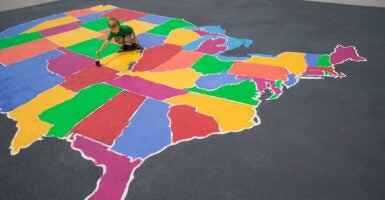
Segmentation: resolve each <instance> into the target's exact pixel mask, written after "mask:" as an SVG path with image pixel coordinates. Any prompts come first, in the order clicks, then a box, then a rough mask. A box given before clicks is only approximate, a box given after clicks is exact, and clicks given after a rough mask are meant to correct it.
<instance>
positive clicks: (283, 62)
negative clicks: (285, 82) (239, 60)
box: [243, 52, 307, 75]
mask: <svg viewBox="0 0 385 200" xmlns="http://www.w3.org/2000/svg"><path fill="white" fill-rule="evenodd" d="M243 62H248V63H258V64H265V65H271V66H277V67H284V68H287V70H288V71H289V72H290V73H292V74H295V75H301V74H302V73H303V72H305V71H306V68H307V64H306V60H305V54H304V53H296V52H285V53H282V54H279V55H278V56H277V57H275V58H266V57H260V56H252V57H251V58H250V59H248V60H245V61H243Z"/></svg>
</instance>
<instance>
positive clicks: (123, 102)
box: [72, 91, 146, 145]
mask: <svg viewBox="0 0 385 200" xmlns="http://www.w3.org/2000/svg"><path fill="white" fill-rule="evenodd" d="M145 99H146V98H145V97H143V96H140V95H137V94H134V93H131V92H127V91H124V92H121V93H120V94H118V95H116V96H115V97H114V98H113V99H111V100H109V101H108V102H107V103H105V104H104V105H103V106H101V107H100V108H99V109H97V110H96V111H95V112H93V113H92V114H91V115H89V116H88V117H86V118H85V119H83V120H82V121H81V122H80V123H79V124H78V125H76V126H75V128H73V129H72V132H75V133H79V134H81V135H84V136H86V137H89V138H92V139H94V140H97V141H99V142H102V143H104V144H106V145H111V144H112V143H113V142H114V140H115V138H117V137H118V136H119V135H120V133H121V132H122V131H123V129H124V128H125V127H127V126H128V125H129V123H130V122H129V120H130V118H131V117H132V115H133V114H134V113H135V112H136V110H138V108H139V107H140V105H141V104H142V103H143V101H144V100H145Z"/></svg>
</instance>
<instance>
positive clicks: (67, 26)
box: [40, 21, 83, 37]
mask: <svg viewBox="0 0 385 200" xmlns="http://www.w3.org/2000/svg"><path fill="white" fill-rule="evenodd" d="M82 23H83V22H81V21H77V22H73V23H70V24H64V25H61V26H56V27H53V28H49V29H45V30H42V31H40V33H41V34H42V35H44V37H48V36H51V35H55V34H58V33H63V32H66V31H70V30H73V29H76V28H79V27H80V26H79V25H80V24H82Z"/></svg>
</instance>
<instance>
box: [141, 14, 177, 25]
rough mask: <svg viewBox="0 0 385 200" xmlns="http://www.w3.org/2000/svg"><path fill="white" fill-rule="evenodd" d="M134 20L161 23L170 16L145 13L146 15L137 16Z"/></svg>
mask: <svg viewBox="0 0 385 200" xmlns="http://www.w3.org/2000/svg"><path fill="white" fill-rule="evenodd" d="M136 20H139V21H143V22H148V23H151V24H163V23H164V22H167V21H168V20H170V18H168V17H163V16H159V15H147V16H144V17H141V18H138V19H136Z"/></svg>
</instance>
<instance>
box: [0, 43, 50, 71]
mask: <svg viewBox="0 0 385 200" xmlns="http://www.w3.org/2000/svg"><path fill="white" fill-rule="evenodd" d="M57 47H58V46H57V45H56V44H54V43H52V42H51V41H49V40H47V39H45V38H43V39H40V40H35V41H33V42H29V43H25V44H22V45H18V46H14V47H10V48H6V49H2V50H0V62H1V63H3V64H4V65H10V64H12V63H16V62H19V61H22V60H24V59H27V58H31V57H34V56H36V55H39V54H43V53H46V52H48V51H51V50H53V49H56V48H57Z"/></svg>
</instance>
